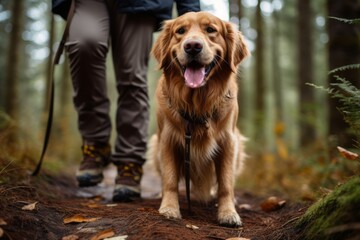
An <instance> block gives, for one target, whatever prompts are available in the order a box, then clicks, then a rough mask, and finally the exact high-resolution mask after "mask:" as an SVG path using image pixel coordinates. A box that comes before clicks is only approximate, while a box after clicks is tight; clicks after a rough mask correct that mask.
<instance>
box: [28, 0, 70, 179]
mask: <svg viewBox="0 0 360 240" xmlns="http://www.w3.org/2000/svg"><path fill="white" fill-rule="evenodd" d="M74 13H75V0H71V5H70V9H69V13H68V18H67V22H66V26H65V29H64V33H63V35H62V38H61V41H60V44H59V47H58V49H57V50H56V53H55V57H54V60H53V64H52V66H51V76H52V77H51V81H50V84H49V88H50V104H49V115H48V120H47V125H46V132H45V139H44V144H43V149H42V152H41V156H40V159H39V162H38V163H37V165H36V168H35V170H34V172H33V173H32V174H31V175H32V176H36V175H38V173H39V172H40V169H41V165H42V162H43V160H44V156H45V153H46V149H47V146H48V143H49V139H50V133H51V126H52V120H53V113H54V93H55V89H54V85H55V84H54V73H55V65H57V64H59V61H60V57H61V55H62V53H63V52H64V47H65V43H66V40H67V37H68V35H69V29H70V24H71V21H72V18H73V16H74Z"/></svg>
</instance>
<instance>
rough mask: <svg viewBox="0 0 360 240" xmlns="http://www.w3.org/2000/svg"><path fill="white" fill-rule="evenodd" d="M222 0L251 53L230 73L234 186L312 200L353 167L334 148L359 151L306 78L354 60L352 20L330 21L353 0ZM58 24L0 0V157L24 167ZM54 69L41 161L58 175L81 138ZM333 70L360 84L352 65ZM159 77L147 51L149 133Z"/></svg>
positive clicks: (39, 3)
mask: <svg viewBox="0 0 360 240" xmlns="http://www.w3.org/2000/svg"><path fill="white" fill-rule="evenodd" d="M229 4H230V17H231V19H230V21H232V22H233V23H235V24H236V25H238V26H239V29H240V30H241V31H242V32H243V34H244V35H245V37H246V39H247V44H248V46H249V48H250V50H251V53H252V56H251V57H250V58H248V59H247V60H245V61H244V62H243V63H242V65H241V67H240V69H239V72H238V78H239V88H240V93H239V106H240V115H239V127H240V129H241V131H242V132H243V133H244V135H245V136H246V137H247V138H248V142H247V153H248V155H249V157H248V160H247V163H246V170H245V172H244V174H243V176H242V177H241V178H240V179H239V181H238V185H239V186H240V187H242V188H245V189H257V191H261V190H264V191H268V190H271V191H281V192H282V193H285V194H288V195H289V196H296V197H297V198H298V197H301V198H303V199H315V198H316V196H317V195H318V194H321V192H319V191H318V190H319V187H322V189H327V188H333V187H334V186H335V185H336V184H338V183H339V182H342V181H345V180H346V179H348V177H350V176H352V175H354V174H358V172H359V167H358V163H357V162H352V161H348V160H346V159H344V158H342V157H341V156H340V155H339V153H338V152H337V149H336V147H337V146H342V147H346V148H347V149H349V150H351V151H354V152H359V142H358V136H357V135H356V134H355V133H354V132H353V131H352V130H351V129H350V128H349V126H348V125H347V123H346V122H345V121H344V119H343V115H342V113H341V112H340V111H339V109H338V108H339V106H340V105H339V102H337V100H336V99H333V98H331V97H330V96H329V94H328V93H327V92H326V91H322V90H319V89H317V88H315V87H314V86H312V85H317V86H323V87H324V88H328V87H329V86H330V84H331V83H333V82H336V79H335V78H334V76H333V74H329V71H330V70H331V69H334V68H338V67H341V66H345V65H349V64H358V63H360V25H359V24H346V23H344V22H343V21H338V20H336V19H333V18H331V17H337V18H345V19H355V18H359V17H360V1H359V0H342V1H337V0H318V1H310V0H239V1H233V0H230V1H229ZM64 24H65V23H64V21H63V20H62V19H61V18H60V17H58V16H53V15H52V14H51V12H50V1H45V0H28V1H22V0H12V1H11V0H0V29H1V30H0V52H1V55H0V154H1V155H0V158H1V159H10V160H11V161H13V162H18V163H20V165H23V166H24V167H26V168H29V170H31V168H32V167H33V166H35V162H36V161H37V159H38V158H39V155H40V151H41V148H42V145H43V138H44V134H45V127H46V123H47V114H48V108H49V103H50V101H49V84H50V82H51V75H52V72H51V65H52V59H53V55H54V51H55V50H56V49H57V46H58V44H59V40H60V38H61V34H62V31H63V29H64ZM156 37H157V33H155V34H154V39H155V38H156ZM107 66H108V68H107V76H108V79H107V81H108V91H109V97H110V99H111V102H112V103H113V104H112V108H111V110H112V111H111V114H112V119H114V110H115V104H114V103H115V102H116V99H117V97H118V96H117V92H116V87H115V79H114V74H113V67H112V64H111V54H109V55H108V63H107ZM55 70H56V71H55V113H54V120H53V129H52V135H51V139H50V145H49V148H48V152H47V155H46V159H45V163H44V168H45V169H47V170H49V171H53V172H59V171H68V169H69V166H75V165H76V164H78V163H79V161H80V159H81V150H80V146H81V138H80V135H79V133H78V131H77V116H76V113H75V110H74V107H73V104H72V87H71V80H70V75H69V68H68V62H67V59H66V57H63V58H62V59H61V64H60V65H59V66H57V67H56V69H55ZM337 74H338V75H340V76H341V77H344V78H346V79H347V80H348V81H350V82H351V83H352V84H353V85H354V86H357V87H360V71H359V69H356V68H355V69H348V70H346V71H340V72H339V73H337ZM159 76H160V72H159V71H158V70H157V64H156V63H155V61H154V59H153V58H151V60H150V67H149V73H148V84H149V95H150V98H151V109H152V114H151V121H150V127H149V134H150V135H151V134H152V133H154V132H155V131H156V119H155V114H154V113H155V108H156V106H155V102H154V90H155V87H156V84H157V79H158V78H159ZM113 125H114V124H113ZM114 135H115V134H112V136H113V137H114ZM0 169H2V166H0ZM269 183H270V184H269Z"/></svg>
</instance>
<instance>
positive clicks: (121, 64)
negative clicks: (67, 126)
mask: <svg viewBox="0 0 360 240" xmlns="http://www.w3.org/2000/svg"><path fill="white" fill-rule="evenodd" d="M154 25H155V19H154V18H153V17H152V16H150V15H146V14H141V15H139V14H137V15H135V14H131V15H130V14H129V15H128V14H119V13H118V12H117V8H116V6H115V1H114V0H76V10H75V14H74V17H73V20H72V22H71V26H70V31H69V38H68V42H67V43H66V50H67V53H68V57H69V60H70V68H71V77H72V83H73V88H74V95H73V100H74V105H75V108H76V111H77V113H78V127H79V130H80V134H81V136H82V138H83V141H84V142H88V143H93V144H98V143H99V144H101V143H104V144H105V143H108V142H109V140H110V133H111V121H110V117H109V109H110V101H109V98H108V96H107V87H106V66H105V62H106V56H107V53H108V47H109V45H110V43H111V47H112V55H113V56H112V59H113V64H114V69H115V76H116V87H117V91H118V93H119V97H118V100H117V109H116V121H115V125H116V132H117V136H116V143H115V150H114V153H113V155H112V160H113V162H114V163H115V164H119V163H122V162H135V163H139V164H143V163H144V161H145V151H146V142H147V131H148V121H149V120H148V119H149V103H148V90H147V77H146V74H147V69H148V59H149V54H150V49H151V44H152V33H153V31H154Z"/></svg>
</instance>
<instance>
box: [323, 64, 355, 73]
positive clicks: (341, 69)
mask: <svg viewBox="0 0 360 240" xmlns="http://www.w3.org/2000/svg"><path fill="white" fill-rule="evenodd" d="M353 69H360V63H359V64H350V65H346V66H342V67H339V68H335V69H333V70H331V71H330V72H329V74H333V73H336V72H339V71H346V70H353Z"/></svg>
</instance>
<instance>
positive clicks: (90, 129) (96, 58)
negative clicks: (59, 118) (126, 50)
mask: <svg viewBox="0 0 360 240" xmlns="http://www.w3.org/2000/svg"><path fill="white" fill-rule="evenodd" d="M109 29H110V26H109V13H108V10H107V7H106V3H105V1H104V0H77V1H76V10H75V14H74V17H73V20H72V22H71V25H70V30H69V38H68V41H67V43H66V50H67V53H68V57H69V60H70V69H71V77H72V83H73V88H74V95H73V100H74V105H75V109H76V111H77V113H78V127H79V131H80V134H81V137H82V139H83V153H84V158H83V161H82V163H81V165H80V168H79V170H78V172H77V179H78V182H79V185H80V186H91V185H96V184H97V183H99V182H101V180H102V178H103V175H102V170H103V167H104V166H105V165H106V164H107V162H108V160H109V156H110V147H109V145H108V141H109V138H110V132H111V123H110V118H109V99H108V97H107V89H106V71H105V62H106V55H107V52H108V42H109Z"/></svg>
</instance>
